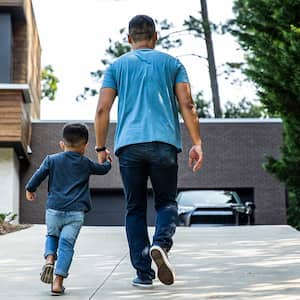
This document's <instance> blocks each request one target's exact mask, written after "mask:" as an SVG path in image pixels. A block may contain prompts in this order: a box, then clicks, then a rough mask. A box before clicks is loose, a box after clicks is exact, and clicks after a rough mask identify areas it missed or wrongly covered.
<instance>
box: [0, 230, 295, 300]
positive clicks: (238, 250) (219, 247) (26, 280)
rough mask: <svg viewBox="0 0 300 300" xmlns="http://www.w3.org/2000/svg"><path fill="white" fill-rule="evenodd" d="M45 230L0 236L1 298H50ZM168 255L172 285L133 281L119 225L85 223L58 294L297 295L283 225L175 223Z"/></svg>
mask: <svg viewBox="0 0 300 300" xmlns="http://www.w3.org/2000/svg"><path fill="white" fill-rule="evenodd" d="M150 231H151V232H152V231H153V229H152V228H151V229H150ZM44 235H45V226H43V225H35V226H33V227H32V228H30V229H26V230H23V231H19V232H16V233H10V234H7V235H4V236H0V299H1V300H12V299H13V300H21V299H22V300H44V299H45V300H47V299H53V296H50V294H49V290H50V285H46V284H44V283H41V282H40V281H39V272H40V268H41V266H42V264H43V259H42V252H43V243H44ZM170 261H171V263H172V264H173V266H174V267H175V270H176V276H177V278H176V282H175V284H174V285H172V286H164V285H162V284H161V283H160V282H159V281H155V284H154V288H153V289H152V290H142V289H137V288H135V287H132V286H131V280H132V279H133V277H134V276H135V272H134V270H133V269H132V267H131V265H130V262H129V255H128V249H127V242H126V239H125V232H124V228H122V227H84V228H83V229H82V232H81V234H80V237H79V239H78V243H77V247H76V251H75V257H74V261H73V264H72V267H71V270H70V277H69V278H68V279H67V280H66V281H65V286H66V294H65V295H64V296H63V299H72V300H77V299H78V300H79V299H80V300H86V299H93V300H100V299H101V300H110V299H113V300H115V299H145V300H148V299H151V300H152V299H156V300H163V299H172V300H173V299H209V300H211V299H228V300H229V299H230V300H232V299H233V300H235V299H257V300H258V299H259V300H267V299H272V300H278V299H282V300H296V299H297V300H299V299H300V233H299V232H297V231H296V230H294V229H292V228H291V227H288V226H250V227H248V226H245V227H244V226H241V227H205V228H200V227H197V228H183V227H180V228H178V229H177V233H176V235H175V244H174V247H173V249H172V252H171V255H170Z"/></svg>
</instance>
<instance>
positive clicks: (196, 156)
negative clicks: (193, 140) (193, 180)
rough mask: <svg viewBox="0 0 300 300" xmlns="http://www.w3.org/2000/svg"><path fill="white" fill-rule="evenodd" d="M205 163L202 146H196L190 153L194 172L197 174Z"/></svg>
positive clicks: (190, 162) (190, 164)
mask: <svg viewBox="0 0 300 300" xmlns="http://www.w3.org/2000/svg"><path fill="white" fill-rule="evenodd" d="M202 162H203V152H202V147H201V145H194V146H193V147H192V148H191V150H190V152H189V166H190V168H193V172H197V171H198V170H199V169H200V168H201V166H202ZM193 164H194V166H193Z"/></svg>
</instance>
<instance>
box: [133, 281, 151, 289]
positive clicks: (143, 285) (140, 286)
mask: <svg viewBox="0 0 300 300" xmlns="http://www.w3.org/2000/svg"><path fill="white" fill-rule="evenodd" d="M132 285H133V286H135V287H138V288H142V289H152V288H153V284H141V283H134V282H132Z"/></svg>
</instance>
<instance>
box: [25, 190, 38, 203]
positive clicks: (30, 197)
mask: <svg viewBox="0 0 300 300" xmlns="http://www.w3.org/2000/svg"><path fill="white" fill-rule="evenodd" d="M35 198H36V194H35V193H34V192H29V191H26V199H27V200H28V201H33V200H34V199H35Z"/></svg>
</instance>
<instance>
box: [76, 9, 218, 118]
mask: <svg viewBox="0 0 300 300" xmlns="http://www.w3.org/2000/svg"><path fill="white" fill-rule="evenodd" d="M202 15H203V20H202V17H201V16H197V17H194V16H189V18H188V19H187V20H185V21H184V23H183V28H182V29H179V30H174V25H173V24H172V23H171V22H169V21H168V20H166V19H165V20H163V21H158V20H156V26H157V29H158V31H159V32H160V33H161V36H160V37H159V39H158V41H157V47H158V48H161V49H165V50H169V49H171V48H177V47H180V46H181V45H182V37H184V36H186V35H190V34H192V35H194V36H195V37H196V38H202V39H204V40H205V39H206V40H207V42H206V44H207V52H208V57H205V56H202V55H200V54H196V53H189V54H186V55H184V56H187V55H191V56H195V57H197V58H200V59H205V60H207V61H208V66H209V74H210V80H211V89H212V98H213V99H212V100H213V107H214V112H215V116H216V117H221V116H222V112H221V108H220V97H219V91H218V81H217V73H216V67H215V62H214V56H213V46H212V39H211V30H216V28H217V27H216V25H214V24H212V23H210V22H209V20H208V15H207V9H206V6H205V7H203V13H202ZM119 32H120V35H121V37H120V39H119V40H118V41H113V40H112V39H109V46H108V48H107V49H106V50H105V58H103V59H101V67H100V68H99V69H98V70H96V71H94V72H91V76H92V78H93V79H94V80H95V81H99V80H100V79H101V77H102V76H103V73H104V70H105V68H106V66H107V65H108V64H110V63H111V62H112V61H113V60H114V59H115V58H117V57H119V56H121V55H123V54H125V53H127V52H129V51H130V50H131V47H130V45H129V44H128V42H127V36H126V35H125V28H122V29H120V31H119ZM97 93H98V91H97V90H95V89H93V88H90V87H85V88H84V91H83V93H82V94H81V95H79V96H78V97H77V100H83V99H86V97H87V96H95V95H96V94H97Z"/></svg>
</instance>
